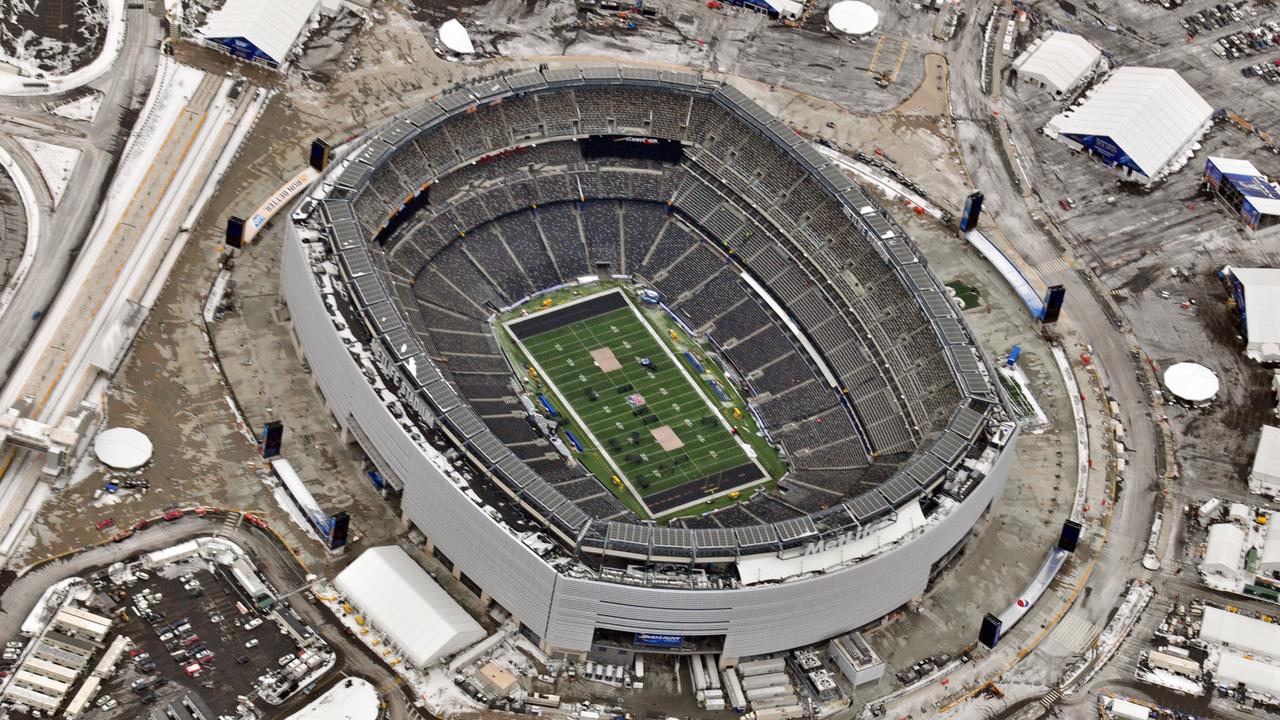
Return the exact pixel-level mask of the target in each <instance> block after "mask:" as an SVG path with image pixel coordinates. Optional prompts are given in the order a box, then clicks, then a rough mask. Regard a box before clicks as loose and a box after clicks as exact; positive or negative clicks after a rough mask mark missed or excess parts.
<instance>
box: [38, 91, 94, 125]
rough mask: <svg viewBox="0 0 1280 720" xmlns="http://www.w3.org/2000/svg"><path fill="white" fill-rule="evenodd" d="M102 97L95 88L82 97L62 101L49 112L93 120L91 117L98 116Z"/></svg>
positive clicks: (86, 120) (87, 120)
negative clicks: (65, 101)
mask: <svg viewBox="0 0 1280 720" xmlns="http://www.w3.org/2000/svg"><path fill="white" fill-rule="evenodd" d="M103 97H104V96H103V94H102V93H100V92H97V91H96V90H95V91H94V92H91V93H89V94H88V95H85V96H84V97H81V98H78V99H76V100H72V101H71V102H69V103H63V104H62V105H59V106H57V107H55V108H53V109H52V110H50V112H52V113H53V114H54V115H59V116H61V117H64V118H67V119H69V120H83V121H84V122H93V119H94V118H96V117H97V116H98V109H99V108H101V107H102V98H103Z"/></svg>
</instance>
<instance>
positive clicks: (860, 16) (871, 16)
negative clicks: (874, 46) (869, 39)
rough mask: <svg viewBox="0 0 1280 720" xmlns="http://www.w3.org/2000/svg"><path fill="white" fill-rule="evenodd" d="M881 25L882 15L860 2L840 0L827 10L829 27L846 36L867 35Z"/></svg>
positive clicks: (857, 0)
mask: <svg viewBox="0 0 1280 720" xmlns="http://www.w3.org/2000/svg"><path fill="white" fill-rule="evenodd" d="M879 24H880V14H879V13H877V12H876V11H875V8H873V7H871V6H870V5H868V4H866V3H864V2H860V0H840V2H838V3H836V4H835V5H832V6H831V7H830V8H829V9H828V10H827V26H828V27H830V28H831V29H832V30H835V31H836V32H842V33H844V34H846V35H866V34H868V33H870V32H872V31H874V30H875V29H876V26H877V25H879Z"/></svg>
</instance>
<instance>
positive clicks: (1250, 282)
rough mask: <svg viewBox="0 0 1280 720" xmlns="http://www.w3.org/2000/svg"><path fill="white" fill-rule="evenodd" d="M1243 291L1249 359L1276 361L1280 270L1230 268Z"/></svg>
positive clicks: (1279, 354)
mask: <svg viewBox="0 0 1280 720" xmlns="http://www.w3.org/2000/svg"><path fill="white" fill-rule="evenodd" d="M1231 274H1232V275H1234V276H1235V277H1236V279H1237V280H1239V281H1240V285H1241V286H1242V287H1243V288H1244V310H1245V336H1246V337H1247V338H1248V339H1249V351H1248V355H1249V357H1251V358H1253V359H1254V360H1257V361H1258V362H1275V361H1277V360H1280V269H1276V268H1238V267H1233V268H1231Z"/></svg>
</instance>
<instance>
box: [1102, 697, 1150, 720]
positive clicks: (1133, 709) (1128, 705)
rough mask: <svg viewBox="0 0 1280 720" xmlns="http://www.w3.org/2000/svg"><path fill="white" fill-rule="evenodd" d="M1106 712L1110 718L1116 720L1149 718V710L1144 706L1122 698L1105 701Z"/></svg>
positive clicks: (1145, 719) (1142, 719)
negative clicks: (1109, 713) (1107, 711)
mask: <svg viewBox="0 0 1280 720" xmlns="http://www.w3.org/2000/svg"><path fill="white" fill-rule="evenodd" d="M1107 710H1109V711H1111V716H1112V717H1114V718H1116V719H1117V720H1147V718H1149V717H1151V709H1150V708H1148V707H1147V706H1146V705H1139V704H1138V703H1135V702H1129V701H1128V700H1125V699H1123V698H1111V699H1110V700H1107Z"/></svg>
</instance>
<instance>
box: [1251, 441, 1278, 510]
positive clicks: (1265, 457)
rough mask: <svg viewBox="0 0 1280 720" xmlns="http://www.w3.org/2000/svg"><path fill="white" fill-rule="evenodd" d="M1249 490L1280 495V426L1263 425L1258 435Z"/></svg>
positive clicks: (1259, 493) (1261, 493) (1260, 493)
mask: <svg viewBox="0 0 1280 720" xmlns="http://www.w3.org/2000/svg"><path fill="white" fill-rule="evenodd" d="M1249 492H1251V493H1257V494H1258V495H1268V496H1270V497H1276V496H1280V428H1278V427H1275V426H1274V425H1263V426H1262V434H1261V435H1259V436H1258V451H1257V452H1255V453H1254V454H1253V469H1252V470H1250V471H1249ZM1276 535H1280V532H1277V533H1276Z"/></svg>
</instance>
